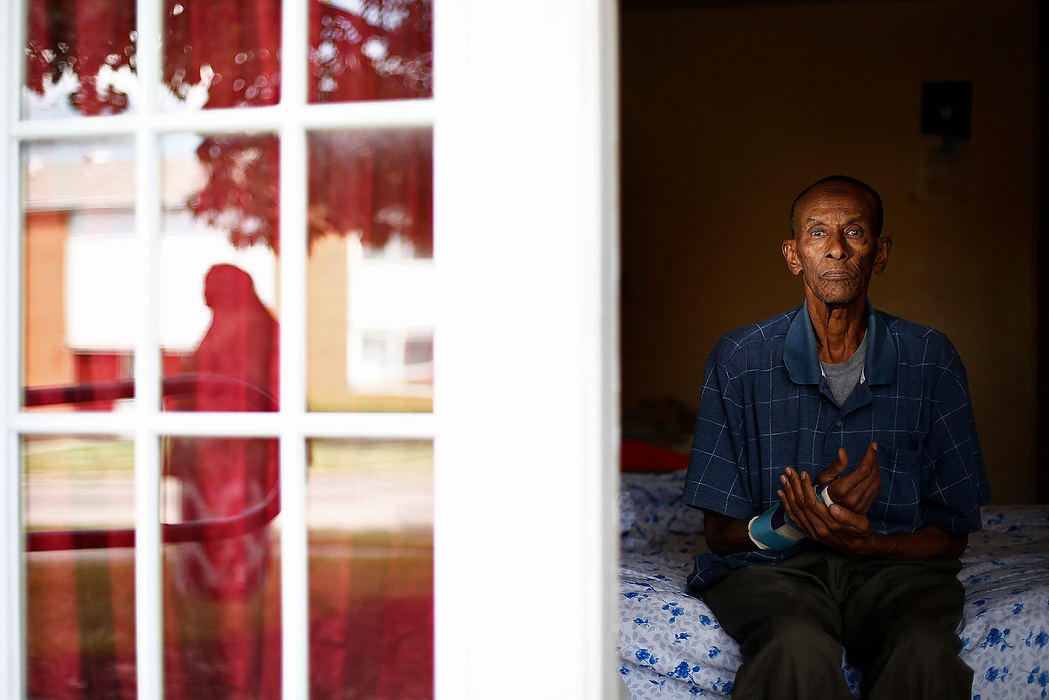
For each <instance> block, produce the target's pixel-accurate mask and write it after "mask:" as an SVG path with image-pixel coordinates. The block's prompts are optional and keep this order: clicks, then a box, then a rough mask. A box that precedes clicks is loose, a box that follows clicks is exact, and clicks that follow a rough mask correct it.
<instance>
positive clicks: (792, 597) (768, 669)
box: [703, 549, 973, 700]
mask: <svg viewBox="0 0 1049 700" xmlns="http://www.w3.org/2000/svg"><path fill="white" fill-rule="evenodd" d="M960 568H961V564H960V563H959V562H958V560H956V559H955V560H949V561H913V562H893V561H872V560H862V559H852V558H849V557H846V556H844V555H841V554H839V553H837V552H834V551H830V550H826V549H818V550H813V551H809V552H805V553H803V554H799V555H798V556H796V557H792V558H791V559H788V560H787V561H784V562H781V563H779V564H775V565H771V566H762V565H752V566H746V567H744V568H742V569H735V570H725V571H722V572H721V573H719V574H718V576H717V577H715V579H714V582H713V583H712V584H711V586H710V587H709V588H708V589H707V591H706V593H704V595H703V599H704V600H705V601H706V602H707V604H708V605H709V606H710V608H711V610H712V611H713V612H714V614H715V615H716V616H717V618H718V621H719V623H720V624H721V626H722V627H723V628H724V629H725V631H727V632H728V633H729V634H730V635H732V637H733V638H734V639H735V640H736V641H738V642H739V643H740V651H741V652H742V654H743V659H744V663H743V665H742V666H741V667H740V669H739V671H738V672H737V674H736V679H735V681H734V683H733V686H732V697H733V698H735V699H736V700H740V699H743V698H747V699H754V700H758V699H760V700H780V699H783V700H786V699H788V698H790V699H795V700H833V699H835V698H842V699H843V700H844V699H846V698H851V697H852V695H851V694H850V693H849V687H848V684H847V683H846V682H845V677H844V675H843V674H842V672H841V660H842V650H841V645H842V644H844V645H845V649H846V652H847V654H848V658H849V661H850V662H851V663H852V665H853V666H855V667H856V668H858V669H859V670H860V671H861V672H862V673H863V680H862V681H861V683H860V693H861V695H862V697H863V698H867V699H868V700H905V699H907V698H925V699H928V700H954V699H955V698H956V699H957V700H970V699H971V697H972V677H973V672H972V669H970V668H969V667H968V666H966V665H965V663H964V662H963V661H962V660H961V659H960V658H958V652H959V651H960V650H961V647H962V644H961V640H959V638H958V634H957V632H956V629H957V627H958V623H959V622H960V621H961V616H962V604H963V602H964V590H963V589H962V585H961V583H960V582H959V581H958V579H957V578H956V574H957V573H958V571H959V570H960Z"/></svg>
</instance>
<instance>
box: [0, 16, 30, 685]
mask: <svg viewBox="0 0 1049 700" xmlns="http://www.w3.org/2000/svg"><path fill="white" fill-rule="evenodd" d="M5 7H6V19H7V27H8V32H9V35H10V41H9V42H8V43H7V44H6V45H5V47H4V49H3V50H2V51H0V76H3V77H2V80H3V84H4V85H5V86H8V90H7V91H6V92H7V93H8V94H9V95H10V94H12V93H14V94H18V93H17V92H16V86H19V85H21V84H22V82H23V81H22V79H21V76H22V66H23V65H24V61H23V60H20V58H21V56H22V55H23V51H22V47H23V46H25V41H24V37H25V31H26V30H25V26H24V24H25V23H24V22H23V21H22V18H23V17H25V16H26V4H25V0H15V1H14V2H9V3H6V4H5ZM12 30H13V31H12ZM4 105H5V106H4V107H3V113H2V114H0V125H2V136H0V138H2V142H0V158H2V159H3V168H4V172H6V173H7V176H6V177H5V178H4V181H5V182H7V183H8V185H7V187H5V188H4V193H3V195H2V196H3V197H4V201H3V205H2V209H0V211H2V212H3V217H4V220H3V223H4V224H5V226H4V230H6V231H7V232H8V233H7V235H5V236H3V250H2V255H0V260H2V261H3V262H2V263H0V285H2V286H0V288H2V289H3V291H4V295H3V298H4V299H5V300H6V301H5V303H4V309H3V313H2V314H0V318H2V319H3V329H2V332H3V338H4V347H3V352H0V355H2V356H3V357H2V359H0V397H2V398H0V436H2V437H0V450H3V453H2V455H0V464H2V465H4V466H3V469H2V476H0V493H2V494H3V496H0V499H2V501H0V570H2V571H3V574H2V578H0V600H2V601H3V602H2V603H0V625H2V627H3V631H2V632H0V659H2V660H0V695H2V696H3V697H12V698H21V697H25V693H26V649H25V644H24V643H23V639H24V638H25V626H26V623H25V615H24V611H25V596H26V594H25V590H26V589H25V568H24V566H23V561H24V559H25V553H24V547H23V540H22V469H21V455H20V439H19V436H18V433H17V432H15V431H14V430H13V429H12V427H11V418H12V417H13V416H14V415H16V414H17V413H18V411H19V409H20V397H21V363H20V358H21V356H22V353H21V334H20V327H19V326H20V309H21V299H22V282H21V261H22V255H21V248H22V235H21V231H22V221H21V216H20V211H21V206H20V198H21V187H20V186H19V185H18V183H20V182H21V162H20V159H19V145H18V142H17V140H16V139H14V138H12V133H13V130H14V127H15V125H16V124H17V121H18V113H19V109H20V105H19V100H17V99H7V100H5V101H4Z"/></svg>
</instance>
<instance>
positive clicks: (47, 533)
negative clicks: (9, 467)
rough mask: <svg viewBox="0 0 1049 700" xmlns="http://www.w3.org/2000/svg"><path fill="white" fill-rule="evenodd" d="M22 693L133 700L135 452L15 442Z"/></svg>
mask: <svg viewBox="0 0 1049 700" xmlns="http://www.w3.org/2000/svg"><path fill="white" fill-rule="evenodd" d="M22 492H23V499H24V504H25V505H24V511H23V512H24V520H25V531H26V533H27V536H26V550H27V552H26V558H25V567H26V568H25V575H26V644H27V658H28V683H29V697H31V698H63V699H66V700H71V699H74V698H76V699H79V698H83V699H84V700H88V699H94V698H133V697H135V611H134V599H135V595H134V594H135V560H134V550H133V549H132V544H133V540H132V539H131V528H132V527H133V524H134V518H135V513H134V502H135V500H134V450H133V446H132V443H131V442H130V441H127V440H118V439H113V438H82V437H75V436H54V437H28V438H25V439H23V442H22Z"/></svg>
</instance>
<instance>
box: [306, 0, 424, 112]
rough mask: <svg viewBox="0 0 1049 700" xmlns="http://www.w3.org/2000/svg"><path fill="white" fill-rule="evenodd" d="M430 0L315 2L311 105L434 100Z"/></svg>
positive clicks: (312, 28)
mask: <svg viewBox="0 0 1049 700" xmlns="http://www.w3.org/2000/svg"><path fill="white" fill-rule="evenodd" d="M430 11H431V1H430V0H352V1H350V2H347V1H345V0H338V1H337V0H326V1H317V0H313V1H312V2H311V3H310V57H309V65H310V84H309V99H310V102H314V103H319V102H348V101H355V100H384V99H408V98H417V97H431V96H432V95H433V53H432V44H433V30H432V27H431V24H430V22H431V14H430Z"/></svg>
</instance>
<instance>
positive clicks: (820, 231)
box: [809, 230, 823, 236]
mask: <svg viewBox="0 0 1049 700" xmlns="http://www.w3.org/2000/svg"><path fill="white" fill-rule="evenodd" d="M809 235H810V236H822V235H823V231H822V230H817V231H809Z"/></svg>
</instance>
